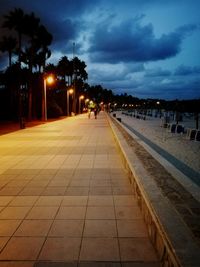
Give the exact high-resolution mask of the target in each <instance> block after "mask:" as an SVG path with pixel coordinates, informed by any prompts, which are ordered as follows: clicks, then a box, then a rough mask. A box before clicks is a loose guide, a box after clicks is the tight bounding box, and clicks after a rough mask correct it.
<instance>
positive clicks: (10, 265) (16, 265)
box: [0, 261, 35, 267]
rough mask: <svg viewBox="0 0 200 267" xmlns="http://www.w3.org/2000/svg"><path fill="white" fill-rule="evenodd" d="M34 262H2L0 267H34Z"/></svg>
mask: <svg viewBox="0 0 200 267" xmlns="http://www.w3.org/2000/svg"><path fill="white" fill-rule="evenodd" d="M34 264H35V262H34V261H2V262H1V263H0V266H1V267H34Z"/></svg>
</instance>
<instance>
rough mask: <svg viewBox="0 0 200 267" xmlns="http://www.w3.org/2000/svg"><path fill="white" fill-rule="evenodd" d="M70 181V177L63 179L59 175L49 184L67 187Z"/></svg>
mask: <svg viewBox="0 0 200 267" xmlns="http://www.w3.org/2000/svg"><path fill="white" fill-rule="evenodd" d="M69 183H70V179H65V178H63V179H61V178H59V177H57V178H54V179H53V180H51V182H49V184H48V186H53V187H60V186H63V187H67V186H68V185H69Z"/></svg>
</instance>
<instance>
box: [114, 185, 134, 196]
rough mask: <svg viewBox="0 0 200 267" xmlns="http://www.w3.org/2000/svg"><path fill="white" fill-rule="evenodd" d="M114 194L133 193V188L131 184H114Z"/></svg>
mask: <svg viewBox="0 0 200 267" xmlns="http://www.w3.org/2000/svg"><path fill="white" fill-rule="evenodd" d="M112 190H113V195H132V194H133V189H132V188H131V185H129V186H114V187H113V188H112Z"/></svg>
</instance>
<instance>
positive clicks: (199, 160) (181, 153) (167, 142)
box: [115, 111, 200, 173]
mask: <svg viewBox="0 0 200 267" xmlns="http://www.w3.org/2000/svg"><path fill="white" fill-rule="evenodd" d="M115 113H117V116H118V117H121V118H122V120H123V121H124V122H126V123H127V124H128V125H130V126H131V127H133V128H134V129H135V130H136V131H138V132H139V133H141V134H142V135H144V136H145V137H146V138H148V139H149V140H151V141H152V142H154V143H155V144H157V145H158V146H160V147H161V148H163V149H164V150H166V151H167V152H168V153H170V154H171V155H173V156H175V157H176V158H177V159H179V160H181V161H182V162H183V163H185V164H186V165H188V166H189V167H191V168H192V169H193V170H195V171H197V172H198V173H200V142H198V141H194V140H189V139H188V138H187V136H186V133H184V134H177V133H171V132H170V131H169V129H167V128H164V127H162V121H163V118H159V117H157V118H155V117H153V116H152V117H150V116H146V119H145V120H143V119H136V118H134V117H130V116H126V115H123V114H122V111H117V112H115ZM170 123H175V122H174V121H172V118H171V120H170ZM179 124H181V125H183V126H184V128H185V130H186V129H188V128H195V121H194V118H193V117H189V116H183V119H182V122H180V123H179Z"/></svg>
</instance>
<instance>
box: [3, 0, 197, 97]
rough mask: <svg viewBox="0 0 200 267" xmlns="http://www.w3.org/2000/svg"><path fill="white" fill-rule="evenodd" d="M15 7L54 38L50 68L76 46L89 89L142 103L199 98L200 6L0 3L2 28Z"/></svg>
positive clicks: (182, 0)
mask: <svg viewBox="0 0 200 267" xmlns="http://www.w3.org/2000/svg"><path fill="white" fill-rule="evenodd" d="M15 7H17V8H19V7H20V8H22V9H23V10H24V11H25V12H27V13H29V12H32V11H33V12H34V13H35V15H36V16H38V17H40V19H41V23H42V24H44V25H45V26H46V28H47V29H48V30H49V31H50V32H51V33H52V35H53V43H52V46H51V50H52V56H51V58H50V59H49V62H50V63H57V62H58V60H59V59H60V58H61V57H62V56H64V55H66V56H68V58H69V59H71V58H72V57H73V42H75V55H76V56H78V57H79V58H80V59H81V60H84V61H85V62H86V64H87V72H88V75H89V79H88V83H89V84H91V85H92V84H101V85H102V86H103V87H104V88H107V89H111V90H112V91H113V92H114V93H125V92H126V93H128V94H131V95H133V96H136V97H139V98H161V99H168V100H171V99H192V98H200V16H199V10H200V0H57V1H55V0H32V1H30V0H0V22H1V23H2V16H3V15H5V14H7V13H8V12H9V11H10V10H12V9H13V8H15ZM0 35H1V33H0ZM0 59H1V60H2V62H3V57H2V55H1V56H0Z"/></svg>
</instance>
